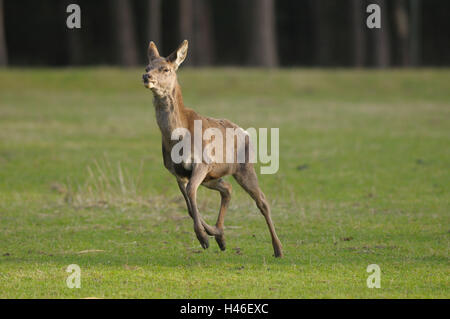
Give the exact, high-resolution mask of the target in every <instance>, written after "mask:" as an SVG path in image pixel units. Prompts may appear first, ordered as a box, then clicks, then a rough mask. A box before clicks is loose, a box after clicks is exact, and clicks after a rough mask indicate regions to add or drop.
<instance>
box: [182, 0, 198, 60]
mask: <svg viewBox="0 0 450 319" xmlns="http://www.w3.org/2000/svg"><path fill="white" fill-rule="evenodd" d="M179 10H180V12H179V16H180V20H179V21H180V25H179V26H180V38H181V39H180V42H181V41H183V40H188V41H189V50H190V51H192V48H193V47H194V46H195V44H194V41H193V38H194V36H193V32H194V23H193V0H180V1H179ZM193 61H194V60H193V55H192V54H188V56H187V58H186V60H185V61H184V64H185V65H193Z"/></svg>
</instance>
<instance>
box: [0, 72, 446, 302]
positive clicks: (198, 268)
mask: <svg viewBox="0 0 450 319" xmlns="http://www.w3.org/2000/svg"><path fill="white" fill-rule="evenodd" d="M141 74H142V70H141V69H130V70H120V69H111V68H86V69H84V68H80V69H31V70H30V69H9V70H2V71H0V298H87V297H97V298H449V297H450V286H449V274H450V267H449V266H450V264H449V239H450V203H449V200H450V196H449V195H450V193H449V191H450V71H449V70H432V69H423V70H415V71H414V70H390V71H375V70H367V71H363V70H361V71H346V70H339V69H337V70H331V71H330V70H328V71H325V70H314V69H292V70H257V69H254V70H253V69H232V68H231V69H204V70H202V69H200V70H193V69H189V68H185V69H183V68H182V69H181V70H180V72H179V81H180V84H181V86H182V88H183V93H184V101H185V104H186V105H187V106H189V107H192V108H194V109H195V110H196V111H198V112H199V113H201V114H203V115H208V116H212V117H217V118H227V119H230V120H231V121H233V122H235V123H237V124H239V125H241V126H242V127H243V128H248V127H256V128H259V127H267V128H272V127H279V128H280V168H279V171H278V173H277V174H274V175H259V179H260V185H261V188H262V189H263V191H264V192H265V194H266V196H267V198H268V199H269V202H270V203H271V206H272V216H273V220H274V222H275V226H276V228H277V231H278V235H279V237H280V239H281V241H282V243H283V246H284V253H285V257H284V258H282V259H275V258H274V257H273V256H272V254H273V251H272V246H271V241H270V236H269V232H268V229H267V227H266V224H265V221H264V218H263V217H262V216H261V214H260V213H259V212H258V210H257V208H256V206H255V205H254V203H253V202H252V201H251V199H250V198H249V197H248V195H247V194H246V193H245V192H244V191H243V190H242V189H241V188H240V187H239V186H238V185H237V184H236V183H235V182H234V181H233V180H232V178H228V180H230V181H231V182H232V184H233V198H232V201H231V204H230V208H229V210H228V213H227V217H226V220H225V226H226V229H225V232H226V233H225V235H226V239H227V250H226V251H225V252H221V251H220V250H219V248H218V247H217V245H216V243H215V241H214V240H213V239H212V240H211V241H210V248H209V249H208V250H203V249H201V247H200V244H199V243H198V241H197V239H196V237H195V234H194V231H193V224H192V221H191V219H190V218H189V217H188V213H187V211H186V208H185V203H184V200H183V198H182V195H181V194H180V193H179V190H178V187H177V185H176V182H175V179H174V178H173V176H171V175H170V173H169V172H168V171H166V169H165V168H164V167H163V164H162V157H161V145H160V143H161V137H160V132H159V129H158V127H157V124H156V120H155V116H154V109H153V105H152V95H151V92H150V91H149V90H146V89H144V88H143V85H142V84H141ZM257 171H258V172H259V169H258V170H257ZM198 197H199V199H198V200H199V208H200V212H201V214H202V215H203V216H204V217H205V219H206V220H207V221H208V222H209V223H210V224H211V223H214V222H215V219H216V217H217V213H218V208H219V199H220V196H219V194H218V193H217V192H214V191H211V190H207V189H204V188H201V190H200V192H199V196H198ZM70 264H77V265H79V266H80V268H81V288H80V289H69V288H68V287H67V285H66V278H67V276H68V275H69V274H68V273H67V272H66V268H67V267H68V265H70ZM369 264H377V265H379V266H380V269H381V288H379V289H376V288H374V289H369V288H367V285H366V280H367V277H368V276H369V275H370V274H369V273H367V272H366V269H367V266H368V265H369Z"/></svg>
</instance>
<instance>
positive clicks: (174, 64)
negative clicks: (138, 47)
mask: <svg viewBox="0 0 450 319" xmlns="http://www.w3.org/2000/svg"><path fill="white" fill-rule="evenodd" d="M187 49H188V42H187V40H184V41H183V43H181V45H180V46H179V47H178V49H176V50H175V51H174V52H172V54H170V55H169V56H168V57H166V58H164V57H161V56H160V55H159V52H158V49H157V48H156V45H155V43H153V41H151V42H150V44H149V46H148V65H147V67H146V68H145V73H144V74H143V75H142V80H143V81H144V86H145V87H146V88H149V89H151V90H152V91H153V93H155V94H157V95H159V96H164V95H167V94H170V93H171V92H172V90H173V89H174V87H175V85H176V83H177V74H176V71H177V69H178V67H179V66H180V64H181V63H183V61H184V59H185V58H186V55H187Z"/></svg>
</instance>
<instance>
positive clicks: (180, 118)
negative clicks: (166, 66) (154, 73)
mask: <svg viewBox="0 0 450 319" xmlns="http://www.w3.org/2000/svg"><path fill="white" fill-rule="evenodd" d="M153 104H154V105H155V112H156V121H157V123H158V126H159V129H160V130H161V134H162V137H163V141H165V142H167V143H170V141H171V135H172V131H173V130H174V129H176V128H179V127H186V125H185V116H184V104H183V96H182V94H181V87H180V85H179V84H178V83H176V84H175V87H174V89H173V90H172V92H170V93H169V94H166V95H163V96H158V95H155V99H154V101H153Z"/></svg>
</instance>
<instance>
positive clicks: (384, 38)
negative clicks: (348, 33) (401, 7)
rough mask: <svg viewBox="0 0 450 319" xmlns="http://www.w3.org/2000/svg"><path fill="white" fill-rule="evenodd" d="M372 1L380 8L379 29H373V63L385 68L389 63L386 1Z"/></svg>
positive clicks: (388, 29) (388, 28) (389, 47)
mask: <svg viewBox="0 0 450 319" xmlns="http://www.w3.org/2000/svg"><path fill="white" fill-rule="evenodd" d="M374 3H376V4H378V5H379V6H380V8H381V29H373V32H374V40H375V65H376V66H377V67H379V68H386V67H388V66H389V65H390V64H391V45H390V36H389V33H390V27H389V20H388V10H387V3H386V1H385V0H376V1H374Z"/></svg>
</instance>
